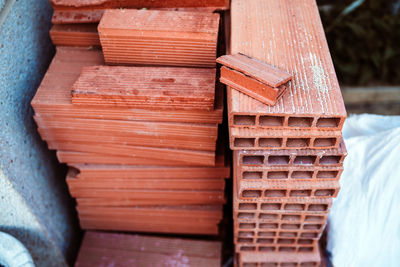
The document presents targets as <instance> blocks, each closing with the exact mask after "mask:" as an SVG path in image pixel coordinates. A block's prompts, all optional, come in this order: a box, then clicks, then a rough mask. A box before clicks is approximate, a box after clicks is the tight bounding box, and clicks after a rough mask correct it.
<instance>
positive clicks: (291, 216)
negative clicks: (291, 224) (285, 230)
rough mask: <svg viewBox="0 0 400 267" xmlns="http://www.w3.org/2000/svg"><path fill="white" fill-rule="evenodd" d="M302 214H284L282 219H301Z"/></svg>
mask: <svg viewBox="0 0 400 267" xmlns="http://www.w3.org/2000/svg"><path fill="white" fill-rule="evenodd" d="M300 219H301V216H300V215H282V220H284V221H300Z"/></svg>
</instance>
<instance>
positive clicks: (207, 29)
mask: <svg viewBox="0 0 400 267" xmlns="http://www.w3.org/2000/svg"><path fill="white" fill-rule="evenodd" d="M149 18H151V20H149ZM218 28H219V14H214V13H202V12H179V11H159V10H133V9H131V10H107V11H106V12H105V13H104V15H103V17H102V19H101V21H100V23H99V26H98V31H99V34H100V42H101V45H102V48H103V53H104V57H105V61H106V62H107V63H111V64H142V65H143V64H144V65H167V66H191V67H215V58H216V48H217V39H218ZM149 43H151V45H149Z"/></svg>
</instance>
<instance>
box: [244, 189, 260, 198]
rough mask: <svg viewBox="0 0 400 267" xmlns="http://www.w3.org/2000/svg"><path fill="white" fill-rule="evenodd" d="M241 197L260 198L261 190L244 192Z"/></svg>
mask: <svg viewBox="0 0 400 267" xmlns="http://www.w3.org/2000/svg"><path fill="white" fill-rule="evenodd" d="M242 197H261V190H244V191H243V192H242Z"/></svg>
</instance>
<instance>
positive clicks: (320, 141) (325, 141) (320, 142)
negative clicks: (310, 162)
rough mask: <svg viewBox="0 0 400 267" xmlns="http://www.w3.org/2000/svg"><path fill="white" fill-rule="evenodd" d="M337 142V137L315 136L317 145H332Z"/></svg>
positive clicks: (315, 144)
mask: <svg viewBox="0 0 400 267" xmlns="http://www.w3.org/2000/svg"><path fill="white" fill-rule="evenodd" d="M335 144H336V138H315V140H314V146H315V147H332V146H335Z"/></svg>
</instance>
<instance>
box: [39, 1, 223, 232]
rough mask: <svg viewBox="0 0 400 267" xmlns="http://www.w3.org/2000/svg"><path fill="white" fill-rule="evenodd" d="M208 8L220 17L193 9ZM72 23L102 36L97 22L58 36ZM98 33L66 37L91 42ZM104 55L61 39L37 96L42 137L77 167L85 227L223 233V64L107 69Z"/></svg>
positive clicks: (73, 182)
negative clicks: (219, 80) (219, 77)
mask: <svg viewBox="0 0 400 267" xmlns="http://www.w3.org/2000/svg"><path fill="white" fill-rule="evenodd" d="M58 2H59V3H61V2H62V1H61V2H60V1H58ZM116 11H117V13H119V11H118V10H116ZM110 12H111V11H110ZM132 12H135V11H132ZM146 12H150V13H152V12H153V13H154V14H155V15H157V14H159V11H146ZM168 14H169V15H171V16H172V17H177V16H181V15H182V13H181V12H178V11H168ZM184 14H186V15H187V14H188V13H187V12H184ZM210 15H211V16H212V17H213V18H215V17H217V18H218V15H216V14H214V15H213V14H210V13H207V14H204V13H190V16H192V17H197V18H198V17H199V16H200V17H202V16H210ZM119 18H121V17H119ZM156 22H157V21H156ZM156 22H155V24H154V25H153V26H155V27H157V28H158V29H162V27H163V26H165V25H158V26H157V25H156V24H157V23H156ZM214 22H215V21H214ZM214 22H213V23H214ZM217 22H218V20H217ZM105 24H107V23H105ZM214 28H215V27H214ZM69 29H72V30H75V29H77V31H78V32H79V31H82V30H87V32H89V33H90V36H91V37H94V36H95V34H94V30H93V26H87V27H86V28H83V29H82V27H81V26H76V27H72V26H68V25H56V26H55V27H54V28H53V30H52V35H53V40H54V39H55V38H56V37H57V35H55V31H56V30H57V31H64V32H63V34H64V36H65V34H66V33H67V32H68V30H69ZM216 29H217V30H218V25H217V26H216ZM128 31H129V30H128ZM214 31H215V29H214ZM108 34H112V31H110V32H108ZM213 34H214V35H215V34H217V32H214V33H213ZM90 36H89V35H81V37H82V38H81V39H78V40H77V42H75V40H74V38H73V37H68V36H67V37H65V39H63V41H62V42H64V41H71V42H70V44H71V45H75V44H79V45H84V44H89V42H86V41H90V42H92V41H93V40H95V38H93V39H90V38H91V37H90ZM123 36H124V34H122V35H119V37H123ZM58 37H60V35H59V36H58ZM89 37H90V38H89ZM63 38H64V37H63ZM213 38H214V37H213ZM214 42H215V44H214V46H213V47H210V48H208V51H209V52H210V55H214V59H213V62H214V65H215V55H216V38H215V40H214ZM160 47H161V48H162V47H163V45H161V46H160ZM103 48H104V47H103ZM140 49H142V50H144V49H145V47H142V48H140V47H139V50H140ZM103 50H104V49H103ZM136 52H137V51H136ZM139 53H140V51H139ZM191 53H192V54H193V55H194V56H196V53H195V52H191ZM131 54H132V53H131ZM126 55H127V56H129V55H130V54H129V53H128V54H126ZM103 56H104V55H103V53H102V52H101V51H100V50H97V49H95V48H87V47H81V48H79V47H63V46H58V47H57V51H56V55H55V57H54V59H53V61H52V63H51V65H50V67H49V69H48V71H47V73H46V75H45V77H44V79H43V81H42V83H41V85H40V87H39V89H38V91H37V93H36V95H35V97H34V99H33V100H32V106H33V108H34V110H35V115H34V119H35V121H36V123H37V125H38V131H39V133H40V135H41V137H42V139H43V140H45V141H46V142H47V144H48V147H49V148H50V149H55V150H57V157H58V159H59V161H60V162H63V163H67V164H68V166H69V167H70V169H69V172H68V174H67V179H66V182H67V184H68V188H69V191H70V193H71V195H72V197H74V198H76V201H77V207H76V209H77V211H78V215H79V219H80V224H81V227H82V228H83V229H91V230H101V229H103V230H120V231H137V232H154V233H157V232H158V233H168V234H170V233H179V234H195V235H198V234H202V235H216V234H218V224H219V222H220V221H221V219H222V214H223V213H222V206H223V204H224V203H225V196H224V189H225V179H226V178H228V177H229V176H230V168H229V163H228V161H227V159H226V157H225V150H224V149H223V147H222V146H221V145H220V144H221V139H222V138H223V136H220V137H219V130H218V125H219V124H220V123H221V122H222V114H223V101H224V99H223V92H222V87H221V86H220V85H219V86H217V88H216V87H215V68H201V69H199V68H186V67H184V66H182V65H180V66H175V67H166V66H160V67H154V66H153V67H145V66H105V65H104V64H105V62H104V58H103ZM178 65H179V64H178ZM183 65H185V64H184V63H183ZM217 139H220V140H219V142H218V145H217Z"/></svg>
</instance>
